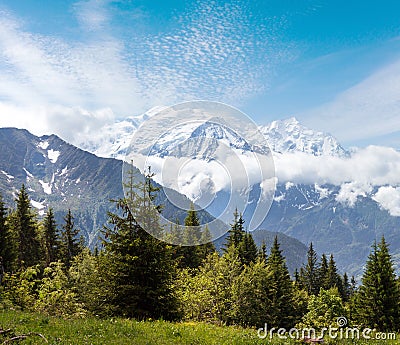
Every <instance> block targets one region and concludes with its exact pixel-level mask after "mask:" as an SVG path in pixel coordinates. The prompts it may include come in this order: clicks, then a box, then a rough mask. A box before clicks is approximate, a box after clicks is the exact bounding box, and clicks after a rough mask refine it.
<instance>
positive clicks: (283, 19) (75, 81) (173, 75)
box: [0, 0, 400, 149]
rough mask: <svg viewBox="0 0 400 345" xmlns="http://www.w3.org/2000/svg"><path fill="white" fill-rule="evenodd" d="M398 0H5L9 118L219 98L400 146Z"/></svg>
mask: <svg viewBox="0 0 400 345" xmlns="http://www.w3.org/2000/svg"><path fill="white" fill-rule="evenodd" d="M398 13H400V3H399V2H398V1H379V2H377V1H342V0H335V1H333V0H332V1H322V0H315V1H312V0H309V1H308V0H304V1H289V0H270V1H257V0H254V1H218V0H215V1H185V0H183V1H182V0H181V1H178V0H175V1H161V0H155V1H147V0H146V1H106V0H103V1H100V0H99V1H95V0H91V1H79V2H75V1H66V0H62V1H61V0H60V1H50V0H41V1H34V0H19V1H18V0H17V1H16V0H13V1H8V0H7V1H5V0H2V1H0V125H1V126H17V127H25V128H27V129H30V130H31V131H33V132H34V133H37V134H44V133H50V132H55V133H56V134H59V135H61V136H62V137H63V138H65V139H67V140H73V138H74V135H78V134H79V132H80V131H81V132H85V133H86V132H90V131H95V130H97V129H99V128H101V126H102V125H104V124H106V123H108V122H111V121H114V120H115V119H122V118H124V117H125V116H129V115H138V114H140V113H142V112H144V111H146V110H148V109H150V108H151V107H153V106H156V105H170V104H174V103H176V102H181V101H187V100H192V99H210V100H217V101H221V102H226V103H228V104H231V105H234V106H237V107H239V108H240V109H241V110H243V111H244V112H246V113H247V114H248V115H249V116H250V117H252V118H253V119H254V120H255V121H256V122H257V123H259V124H266V123H268V122H270V121H272V120H275V119H281V118H287V117H290V116H296V117H297V118H298V119H299V120H300V121H301V122H302V123H304V124H305V125H307V126H309V127H310V128H313V129H318V130H323V131H327V132H330V133H332V134H333V135H334V136H336V137H337V138H338V139H339V140H340V141H341V142H342V143H343V144H344V145H346V146H351V145H358V146H366V145H369V144H378V145H388V146H393V147H395V148H397V149H399V148H400V136H399V133H400V40H399V37H400V36H399V32H400V16H399V15H398Z"/></svg>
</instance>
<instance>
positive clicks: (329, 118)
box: [303, 59, 400, 142]
mask: <svg viewBox="0 0 400 345" xmlns="http://www.w3.org/2000/svg"><path fill="white" fill-rule="evenodd" d="M399 105H400V59H398V60H397V61H395V62H393V63H391V64H388V65H386V66H385V67H383V68H381V69H380V70H378V71H377V72H375V73H373V74H372V75H370V76H369V77H367V78H365V79H364V80H362V81H361V82H359V83H358V84H356V85H354V86H353V87H351V88H349V89H348V90H346V91H344V92H342V93H341V94H339V95H338V96H337V97H336V98H335V99H334V100H333V101H332V102H329V103H327V104H324V105H322V106H320V107H318V108H316V109H313V110H312V111H309V112H308V113H305V114H304V117H303V118H304V119H306V121H307V123H309V124H312V126H313V127H314V128H319V129H322V130H324V131H326V132H330V133H335V136H336V137H337V138H338V139H339V140H340V141H343V142H356V141H358V140H365V139H369V138H373V137H377V136H383V135H386V134H389V133H394V132H396V131H400V116H399Z"/></svg>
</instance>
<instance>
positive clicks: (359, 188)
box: [336, 182, 372, 207]
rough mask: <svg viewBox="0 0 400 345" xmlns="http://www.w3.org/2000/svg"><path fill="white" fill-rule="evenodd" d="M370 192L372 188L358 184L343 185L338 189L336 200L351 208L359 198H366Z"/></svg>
mask: <svg viewBox="0 0 400 345" xmlns="http://www.w3.org/2000/svg"><path fill="white" fill-rule="evenodd" d="M371 192H372V186H371V185H368V184H363V183H360V182H350V183H344V184H342V186H341V187H340V191H339V194H338V195H337V196H336V200H337V201H339V202H341V203H343V204H348V205H349V206H350V207H353V206H354V204H355V203H356V201H357V198H358V197H359V196H363V197H366V196H367V195H368V194H369V193H371Z"/></svg>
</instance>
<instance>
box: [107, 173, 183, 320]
mask: <svg viewBox="0 0 400 345" xmlns="http://www.w3.org/2000/svg"><path fill="white" fill-rule="evenodd" d="M152 176H153V175H152V173H151V172H150V170H149V172H148V173H147V174H146V175H145V179H144V181H139V182H136V181H134V177H135V175H134V172H133V170H130V171H128V181H127V183H126V184H125V188H126V193H125V194H126V196H125V198H122V199H119V200H116V201H114V202H115V204H116V206H117V210H118V212H116V213H111V212H109V214H108V217H109V220H108V223H109V226H108V227H105V229H104V231H105V237H106V238H107V240H106V241H104V246H105V255H106V258H107V260H106V262H107V265H108V267H107V272H108V279H107V281H108V285H109V286H108V289H109V290H110V291H111V293H110V297H109V303H110V306H111V308H112V310H113V312H114V313H115V314H117V315H123V316H127V317H136V318H138V319H145V318H161V317H162V318H165V319H173V318H175V317H177V315H178V312H177V301H176V296H175V293H174V291H173V288H172V286H173V285H172V283H173V281H174V279H175V274H176V271H175V265H174V263H173V261H172V256H171V250H170V247H169V246H168V245H167V244H166V243H165V242H162V241H160V240H158V239H157V238H155V237H153V236H152V235H151V234H150V233H152V234H157V235H159V236H161V235H162V234H163V229H162V227H161V225H160V223H159V214H158V211H157V209H159V208H157V207H154V205H152V203H153V202H154V199H155V190H156V189H155V188H154V187H153V186H152V181H151V177H152Z"/></svg>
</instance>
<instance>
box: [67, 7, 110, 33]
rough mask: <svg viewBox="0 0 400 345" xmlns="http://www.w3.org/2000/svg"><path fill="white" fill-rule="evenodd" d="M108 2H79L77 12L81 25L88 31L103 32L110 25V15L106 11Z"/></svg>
mask: <svg viewBox="0 0 400 345" xmlns="http://www.w3.org/2000/svg"><path fill="white" fill-rule="evenodd" d="M108 2H109V1H106V0H89V1H79V2H78V3H76V4H75V6H74V7H75V11H76V14H77V17H78V20H79V22H80V23H81V25H82V26H83V27H85V28H87V29H88V30H93V31H97V30H101V29H103V28H104V27H105V25H106V24H107V23H108V20H109V15H108V13H107V10H106V7H105V6H106V5H107V3H108Z"/></svg>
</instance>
